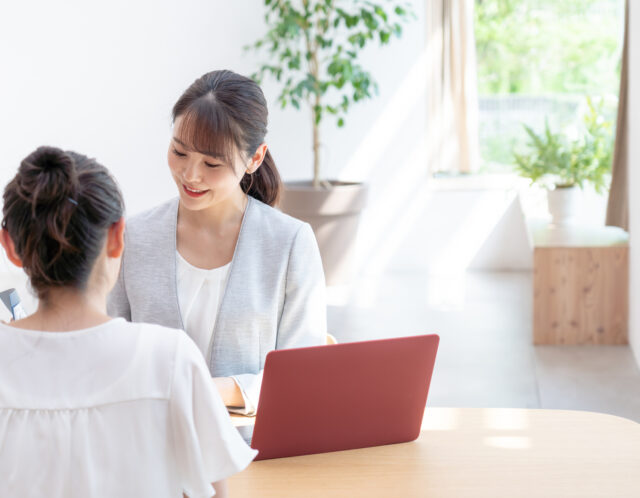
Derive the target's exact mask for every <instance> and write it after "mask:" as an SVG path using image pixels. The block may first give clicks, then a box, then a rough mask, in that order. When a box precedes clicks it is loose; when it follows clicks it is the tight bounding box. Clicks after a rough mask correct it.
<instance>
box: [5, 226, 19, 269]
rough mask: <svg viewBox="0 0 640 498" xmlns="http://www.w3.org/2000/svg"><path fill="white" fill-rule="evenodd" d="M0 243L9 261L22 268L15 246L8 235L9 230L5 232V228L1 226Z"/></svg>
mask: <svg viewBox="0 0 640 498" xmlns="http://www.w3.org/2000/svg"><path fill="white" fill-rule="evenodd" d="M0 244H2V247H4V250H5V252H6V253H7V257H8V258H9V261H11V262H12V263H13V264H14V265H16V266H17V267H18V268H22V261H21V260H20V258H19V257H18V253H16V246H15V245H14V244H13V240H11V237H9V232H7V229H6V228H3V229H2V230H1V231H0Z"/></svg>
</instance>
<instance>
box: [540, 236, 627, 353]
mask: <svg viewBox="0 0 640 498" xmlns="http://www.w3.org/2000/svg"><path fill="white" fill-rule="evenodd" d="M533 239H534V255H533V342H534V344H627V337H628V315H629V297H628V296H629V248H628V235H627V234H626V232H624V231H622V230H621V229H619V228H614V227H595V228H594V227H591V228H588V227H572V228H571V229H568V228H564V229H562V230H560V231H559V229H553V228H543V229H539V230H538V231H534V232H533Z"/></svg>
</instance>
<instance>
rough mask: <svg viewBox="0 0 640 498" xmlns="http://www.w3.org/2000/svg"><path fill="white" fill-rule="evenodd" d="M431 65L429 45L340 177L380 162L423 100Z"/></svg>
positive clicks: (359, 175)
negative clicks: (429, 62)
mask: <svg viewBox="0 0 640 498" xmlns="http://www.w3.org/2000/svg"><path fill="white" fill-rule="evenodd" d="M428 69H429V64H428V59H427V50H426V49H425V50H423V52H422V53H421V54H420V55H419V56H418V57H417V58H416V61H415V62H414V64H413V66H411V69H410V70H409V71H408V73H407V75H406V77H405V78H404V80H403V81H402V83H401V84H400V85H399V86H398V89H397V90H396V92H395V93H394V95H393V96H392V97H391V98H390V99H389V102H388V103H387V105H386V106H385V108H384V109H383V110H382V112H381V113H380V114H379V116H378V119H376V121H375V122H374V123H372V124H371V127H370V128H369V130H368V132H367V134H366V136H365V137H364V138H363V140H362V141H361V142H360V145H359V146H358V148H357V149H356V151H355V152H354V153H353V155H352V156H351V158H350V159H349V161H348V162H347V164H346V166H345V167H344V168H343V169H342V170H341V171H340V173H339V174H338V178H339V179H342V180H353V179H363V178H368V177H369V176H370V173H371V170H372V168H373V167H374V166H375V165H376V164H377V161H378V159H379V157H380V156H381V155H382V152H383V151H385V150H386V149H387V148H388V147H390V146H393V143H392V140H393V137H394V135H395V133H396V132H397V131H398V130H400V129H402V126H403V123H404V122H405V121H406V119H407V117H408V116H409V114H410V113H411V112H412V111H413V110H414V109H415V104H416V101H419V99H420V98H421V96H423V95H424V92H425V91H426V84H427V76H428ZM425 112H426V108H425ZM425 168H426V166H425Z"/></svg>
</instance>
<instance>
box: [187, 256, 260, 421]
mask: <svg viewBox="0 0 640 498" xmlns="http://www.w3.org/2000/svg"><path fill="white" fill-rule="evenodd" d="M176 261H177V280H178V304H179V305H180V315H182V323H183V325H184V328H185V331H186V332H187V334H189V337H191V338H192V339H193V341H194V342H195V343H196V345H197V346H198V348H199V349H200V351H201V352H202V355H203V356H204V357H205V358H209V353H210V351H209V348H210V347H211V343H212V342H213V328H214V326H215V324H216V317H217V316H218V310H219V309H220V301H222V296H223V294H224V290H225V287H226V286H227V277H228V276H229V267H230V266H231V263H227V264H226V265H224V266H220V267H218V268H213V269H211V270H207V269H204V268H198V267H197V266H193V265H192V264H191V263H189V262H188V261H187V260H186V259H184V258H183V257H182V255H181V254H180V253H179V252H178V251H176ZM231 378H232V379H233V380H234V382H235V383H236V385H237V386H238V389H239V390H240V394H241V395H242V399H243V400H244V407H243V408H229V411H231V412H233V413H242V414H245V415H246V414H250V413H254V412H255V406H254V405H253V403H252V402H251V399H250V398H249V396H248V395H247V393H246V391H245V390H244V389H243V388H242V385H241V384H240V383H239V382H238V379H237V378H236V377H233V376H232V377H231Z"/></svg>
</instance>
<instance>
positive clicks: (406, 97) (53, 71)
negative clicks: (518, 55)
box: [0, 0, 429, 266]
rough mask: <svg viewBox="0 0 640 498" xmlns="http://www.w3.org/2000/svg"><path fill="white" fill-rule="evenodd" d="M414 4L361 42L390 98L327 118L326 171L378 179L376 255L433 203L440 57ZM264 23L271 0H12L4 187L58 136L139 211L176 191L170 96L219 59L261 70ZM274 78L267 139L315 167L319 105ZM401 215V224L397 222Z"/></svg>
mask: <svg viewBox="0 0 640 498" xmlns="http://www.w3.org/2000/svg"><path fill="white" fill-rule="evenodd" d="M411 3H412V4H413V6H414V11H415V13H416V15H417V20H415V21H413V22H411V23H410V24H408V25H406V26H405V33H404V35H403V37H402V38H401V39H399V40H398V39H393V40H392V43H391V44H390V45H389V46H387V47H384V48H382V49H379V48H377V47H373V48H371V49H369V50H368V51H367V52H366V53H365V54H363V59H362V62H363V64H364V65H365V67H368V68H370V69H371V70H372V72H373V74H374V77H375V78H376V79H377V81H378V84H379V89H380V94H379V96H378V97H376V98H375V99H374V100H371V101H369V102H365V103H361V104H359V105H358V106H356V107H354V108H353V111H352V112H351V113H350V114H349V116H348V119H347V122H346V126H345V127H344V128H343V129H337V128H336V127H335V126H334V124H333V122H330V121H327V122H326V123H325V124H324V127H323V130H322V132H323V133H322V139H323V147H322V158H323V171H324V174H325V175H326V176H327V177H333V178H339V179H342V180H358V181H367V182H369V183H370V185H371V203H370V208H369V209H368V210H367V211H366V213H365V218H364V221H363V224H362V233H363V234H364V235H363V244H362V246H361V247H362V248H363V253H362V255H363V256H365V258H363V260H365V261H368V259H367V258H366V256H369V255H370V254H371V252H375V251H377V247H378V246H379V245H380V244H381V243H382V241H384V240H388V235H389V233H390V232H391V231H392V230H394V231H395V233H396V234H397V235H396V240H397V247H401V246H403V245H406V244H408V243H412V241H415V234H416V233H420V230H419V229H418V230H416V229H415V228H414V225H415V223H416V222H418V221H419V219H420V217H421V216H423V214H424V213H422V214H420V216H416V215H417V214H418V213H417V211H416V206H417V205H418V204H420V203H421V202H422V200H421V196H422V190H421V189H422V188H423V186H424V182H425V180H426V179H427V170H426V149H425V126H426V98H425V92H426V90H425V85H426V77H427V68H428V67H429V64H428V61H427V60H426V54H425V50H424V46H425V39H424V38H425V33H424V25H425V21H424V13H425V5H424V0H411ZM264 30H265V27H264V24H263V1H262V0H234V1H233V2H221V1H211V0H186V1H180V2H178V1H177V0H173V1H168V0H159V1H153V2H152V1H150V0H147V1H137V2H128V1H124V0H113V1H111V2H86V1H83V0H65V1H58V2H49V1H46V0H31V1H25V2H2V3H1V4H0V47H1V48H0V64H1V66H0V67H2V78H0V109H1V110H2V113H1V114H0V137H1V138H0V141H1V143H2V151H3V161H2V164H1V166H0V185H1V186H4V185H5V184H6V182H7V181H8V180H9V179H10V178H11V176H13V174H14V172H15V169H16V168H17V166H18V164H19V161H20V160H21V159H22V158H23V157H24V156H25V155H27V154H28V153H29V152H31V151H32V150H33V149H34V148H35V147H37V146H38V145H41V144H50V145H56V146H60V147H63V148H67V149H73V150H77V151H79V152H82V153H85V154H88V155H91V156H94V157H96V158H97V159H98V160H99V161H100V162H102V163H103V164H104V165H106V166H107V167H109V168H110V169H111V170H112V171H113V173H114V174H115V176H116V178H117V179H118V180H119V182H120V184H121V186H122V189H123V192H124V195H125V199H126V202H127V208H128V212H129V213H130V214H134V213H136V212H139V211H141V210H143V209H145V208H147V207H150V206H153V205H155V204H157V203H160V202H162V201H163V200H165V199H167V198H169V197H171V196H173V195H175V187H174V185H173V183H172V182H171V180H170V178H169V174H168V172H167V171H166V150H167V147H168V139H169V136H170V135H169V134H170V111H171V107H172V105H173V103H174V102H175V100H176V99H177V98H178V97H179V95H180V94H181V92H182V91H183V90H184V89H185V88H186V87H187V86H188V85H189V84H190V83H191V82H192V81H193V80H194V79H195V78H197V77H198V76H200V75H201V74H203V73H205V72H207V71H209V70H212V69H221V68H228V69H232V70H234V71H237V72H240V73H242V74H247V75H248V74H250V73H251V72H252V71H253V70H255V68H256V67H257V62H258V57H257V56H256V55H254V54H247V53H246V52H244V51H243V49H242V47H243V46H245V45H246V44H248V43H251V42H252V41H254V40H255V39H256V38H258V37H259V36H260V35H261V34H262V33H263V32H264ZM263 88H264V90H265V94H266V96H267V99H268V101H269V104H270V126H269V130H270V131H269V134H268V136H267V141H268V143H269V145H270V147H271V150H272V153H273V155H274V158H275V160H276V163H277V165H278V167H279V169H280V171H281V174H282V176H283V178H284V179H285V180H297V179H306V178H309V177H310V175H311V170H312V166H311V157H312V155H311V129H310V126H309V121H310V116H309V113H308V112H307V111H301V112H298V111H295V110H293V109H287V110H284V111H283V110H281V109H280V108H279V106H278V105H277V103H276V97H277V90H278V89H277V87H276V86H275V84H274V83H270V82H267V83H265V85H264V87H263ZM407 215H408V216H409V217H411V216H413V218H411V222H410V223H408V221H409V218H407ZM399 220H401V221H403V223H402V226H403V227H404V229H403V230H404V233H398V230H397V228H398V221H399ZM411 233H412V234H413V238H408V237H409V235H410V234H411ZM427 236H428V234H426V233H425V234H423V237H422V239H421V241H422V242H424V240H425V237H427ZM388 252H389V251H388V249H387V253H388ZM391 256H393V257H390V258H387V260H388V266H393V262H394V261H402V265H403V266H406V265H407V261H406V260H404V259H403V258H401V257H399V256H398V255H397V254H396V252H393V251H392V253H391ZM422 259H423V258H422V257H420V261H417V264H418V265H419V266H421V265H422ZM408 264H409V266H411V261H409V262H408Z"/></svg>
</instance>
